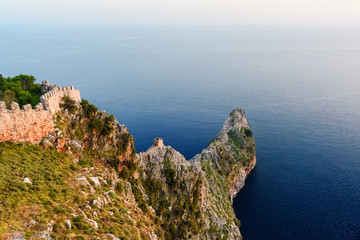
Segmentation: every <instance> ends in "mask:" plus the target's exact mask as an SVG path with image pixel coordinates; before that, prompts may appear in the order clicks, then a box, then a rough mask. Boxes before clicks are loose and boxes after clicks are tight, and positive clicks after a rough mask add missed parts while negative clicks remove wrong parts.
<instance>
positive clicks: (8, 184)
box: [0, 99, 256, 240]
mask: <svg viewBox="0 0 360 240" xmlns="http://www.w3.org/2000/svg"><path fill="white" fill-rule="evenodd" d="M72 101H73V100H71V99H69V100H68V102H67V103H62V104H60V105H59V106H60V108H59V111H58V112H57V113H56V114H55V115H54V123H53V124H54V125H55V128H54V133H52V134H50V135H48V136H47V137H45V138H44V139H43V140H42V141H41V144H40V145H29V144H23V145H22V144H14V143H9V142H7V143H0V170H1V171H0V237H1V238H5V239H20V238H22V239H113V240H115V239H152V240H155V239H239V238H241V234H240V232H239V220H237V219H236V216H235V213H234V210H233V208H232V199H233V197H234V196H235V195H236V194H237V192H238V191H239V190H240V189H241V188H242V186H243V185H244V182H245V178H246V175H247V174H248V173H249V172H250V171H251V170H252V169H253V168H254V166H255V161H256V158H255V142H254V138H253V135H252V132H251V130H250V128H249V125H248V123H247V121H246V117H245V113H244V111H243V110H241V109H235V110H234V111H232V112H231V113H230V116H229V117H228V119H227V120H226V121H225V123H224V126H223V128H222V130H221V131H220V133H219V134H218V135H217V137H216V139H215V140H213V141H212V142H211V143H210V144H209V146H208V147H207V148H206V149H204V150H203V151H202V152H201V153H200V154H198V155H196V156H195V157H194V158H192V159H191V160H189V161H188V160H186V159H185V158H184V156H183V155H181V153H179V152H177V151H176V150H174V149H173V148H172V147H171V146H166V145H164V144H163V141H162V139H160V138H159V139H156V140H155V141H154V146H152V147H151V148H149V150H147V151H146V152H143V153H139V154H135V149H134V139H133V138H132V136H131V134H130V133H129V132H128V130H127V128H126V127H125V126H124V125H121V124H120V123H119V122H118V121H117V120H116V119H114V117H113V116H112V115H109V114H107V113H106V112H98V110H97V108H96V107H95V106H94V105H92V104H89V103H88V102H87V101H85V100H83V101H82V102H81V103H80V104H79V103H78V102H76V101H73V102H72ZM165 144H166V142H165Z"/></svg>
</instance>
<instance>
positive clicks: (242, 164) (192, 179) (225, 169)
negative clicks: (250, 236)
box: [137, 108, 256, 239]
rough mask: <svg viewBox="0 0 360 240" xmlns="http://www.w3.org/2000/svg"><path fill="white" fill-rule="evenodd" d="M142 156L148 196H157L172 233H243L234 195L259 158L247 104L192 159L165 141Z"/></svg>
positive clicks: (229, 235) (159, 211)
mask: <svg viewBox="0 0 360 240" xmlns="http://www.w3.org/2000/svg"><path fill="white" fill-rule="evenodd" d="M137 157H138V160H139V166H140V178H141V179H143V180H144V181H145V182H144V183H145V191H144V192H145V195H146V198H147V199H153V201H149V203H150V205H151V207H152V208H153V209H154V210H155V211H156V213H157V215H159V216H160V219H163V220H164V221H165V222H166V223H168V225H166V226H165V227H166V229H168V232H170V233H173V235H171V237H172V238H179V239H239V238H240V237H241V235H240V231H239V226H238V225H237V224H238V220H237V219H236V217H235V213H234V210H233V208H232V199H233V197H235V196H236V194H237V193H238V191H240V189H241V188H242V187H243V185H244V183H245V179H246V176H247V174H248V173H250V171H251V170H252V169H253V168H254V166H255V162H256V158H255V142H254V138H253V136H252V132H251V130H250V128H249V125H248V123H247V121H246V117H245V113H244V111H243V110H242V109H240V108H239V109H235V110H234V111H232V112H231V113H230V116H229V118H228V119H227V120H226V121H225V123H224V126H223V128H222V130H221V132H220V133H219V134H218V136H217V137H216V139H215V140H213V141H212V142H211V143H210V144H209V146H208V147H207V148H206V149H204V150H203V151H202V152H201V154H198V155H196V156H195V157H193V158H192V159H191V160H190V161H187V160H186V159H185V158H184V156H183V155H181V154H180V153H179V152H177V151H176V150H174V149H173V148H172V147H171V146H164V145H163V144H162V143H161V144H160V146H159V145H158V144H155V145H154V146H152V147H151V148H150V149H149V150H147V151H146V152H144V153H140V154H138V155H137ZM148 185H149V186H148ZM154 186H155V189H153V188H154ZM164 205H165V207H164Z"/></svg>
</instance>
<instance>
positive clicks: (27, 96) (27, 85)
mask: <svg viewBox="0 0 360 240" xmlns="http://www.w3.org/2000/svg"><path fill="white" fill-rule="evenodd" d="M35 80H36V79H35V77H34V76H30V75H24V74H20V75H18V76H15V77H13V78H11V77H8V78H4V77H3V76H2V75H1V74H0V101H5V102H6V105H7V107H9V105H10V104H11V102H18V103H19V104H20V106H22V105H25V104H31V105H32V106H33V107H34V106H35V105H36V104H38V103H39V102H40V96H41V92H40V89H39V84H35Z"/></svg>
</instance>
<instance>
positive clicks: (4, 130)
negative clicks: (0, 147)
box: [0, 101, 55, 143]
mask: <svg viewBox="0 0 360 240" xmlns="http://www.w3.org/2000/svg"><path fill="white" fill-rule="evenodd" d="M54 131H55V129H54V120H53V115H52V114H51V112H50V111H45V110H44V108H43V105H42V104H41V103H39V104H38V105H37V106H36V107H35V109H32V108H31V105H30V104H27V105H24V106H23V108H22V109H21V110H20V108H19V105H18V104H17V103H15V102H14V103H12V104H11V108H10V110H9V109H6V104H5V102H2V101H0V142H5V141H12V142H30V143H39V142H40V141H41V139H42V138H43V137H44V136H46V135H49V134H50V133H53V132H54Z"/></svg>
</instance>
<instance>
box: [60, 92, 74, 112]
mask: <svg viewBox="0 0 360 240" xmlns="http://www.w3.org/2000/svg"><path fill="white" fill-rule="evenodd" d="M59 105H60V107H61V108H63V109H67V110H68V111H69V113H71V114H73V113H75V111H76V110H77V106H76V102H75V100H73V99H71V97H70V96H69V95H65V96H63V97H62V98H61V101H60V104H59Z"/></svg>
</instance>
